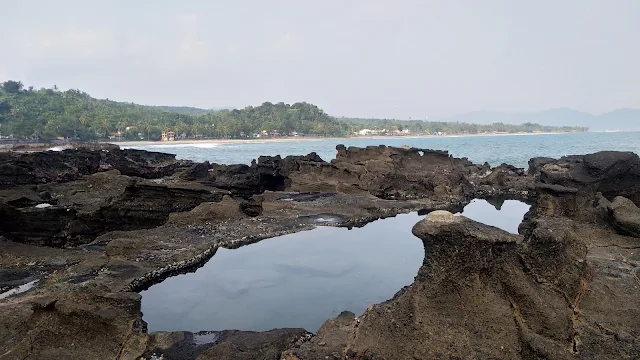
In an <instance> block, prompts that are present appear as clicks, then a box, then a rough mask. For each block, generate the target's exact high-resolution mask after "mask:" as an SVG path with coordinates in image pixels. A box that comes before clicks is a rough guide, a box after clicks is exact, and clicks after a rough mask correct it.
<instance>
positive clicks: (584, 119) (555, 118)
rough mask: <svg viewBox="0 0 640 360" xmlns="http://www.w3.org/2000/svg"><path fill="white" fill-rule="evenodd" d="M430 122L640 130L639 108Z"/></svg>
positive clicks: (487, 114) (475, 115)
mask: <svg viewBox="0 0 640 360" xmlns="http://www.w3.org/2000/svg"><path fill="white" fill-rule="evenodd" d="M429 121H447V122H448V121H453V122H466V123H474V124H493V123H499V122H501V123H504V124H524V123H536V124H540V125H545V126H586V127H588V128H589V130H591V131H606V130H620V131H625V130H626V131H629V130H640V109H616V110H613V111H610V112H607V113H604V114H601V115H593V114H589V113H586V112H582V111H577V110H573V109H569V108H557V109H549V110H544V111H540V112H534V113H527V114H507V113H502V112H493V111H474V112H469V113H465V114H460V115H456V116H451V117H447V118H438V119H432V118H429Z"/></svg>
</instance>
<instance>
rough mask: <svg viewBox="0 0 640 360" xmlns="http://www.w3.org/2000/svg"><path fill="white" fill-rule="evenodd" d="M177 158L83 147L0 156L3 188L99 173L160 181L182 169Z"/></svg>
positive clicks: (0, 185)
mask: <svg viewBox="0 0 640 360" xmlns="http://www.w3.org/2000/svg"><path fill="white" fill-rule="evenodd" d="M183 166H184V165H183V162H179V161H176V160H175V155H171V154H163V153H157V152H149V151H144V150H134V149H126V150H120V149H112V150H103V151H92V150H88V149H84V148H78V149H70V150H64V151H44V152H32V153H14V152H3V153H0V189H8V188H12V187H15V186H19V185H26V184H44V183H52V182H54V183H56V182H57V183H60V182H68V181H73V180H78V179H81V178H82V177H83V176H85V175H90V174H94V173H96V172H98V171H105V170H112V169H116V170H119V171H120V172H121V173H122V174H124V175H130V176H137V177H142V178H149V179H151V178H159V177H163V176H168V175H171V174H173V173H174V172H175V171H176V170H177V169H179V168H181V167H183Z"/></svg>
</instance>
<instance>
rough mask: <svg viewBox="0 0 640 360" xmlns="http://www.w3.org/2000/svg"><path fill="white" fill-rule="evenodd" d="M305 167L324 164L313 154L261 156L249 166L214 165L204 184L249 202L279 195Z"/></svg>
mask: <svg viewBox="0 0 640 360" xmlns="http://www.w3.org/2000/svg"><path fill="white" fill-rule="evenodd" d="M305 164H326V163H324V161H323V160H322V159H321V158H320V157H319V156H318V155H317V154H316V153H311V154H309V155H305V156H287V157H285V158H284V159H283V158H281V157H280V156H261V157H259V158H258V161H255V160H254V161H253V162H252V163H251V166H248V165H219V164H213V165H212V170H211V171H210V172H209V179H207V180H206V181H202V182H203V183H205V184H207V185H210V186H214V187H217V188H220V189H225V190H228V191H230V192H231V193H232V194H233V195H235V196H239V197H243V198H249V197H251V196H252V195H254V194H261V193H263V192H264V191H266V190H271V191H282V190H284V189H285V188H286V187H287V186H288V185H289V183H290V180H289V177H290V175H291V174H292V173H294V172H297V171H299V170H300V169H301V167H302V166H303V165H305Z"/></svg>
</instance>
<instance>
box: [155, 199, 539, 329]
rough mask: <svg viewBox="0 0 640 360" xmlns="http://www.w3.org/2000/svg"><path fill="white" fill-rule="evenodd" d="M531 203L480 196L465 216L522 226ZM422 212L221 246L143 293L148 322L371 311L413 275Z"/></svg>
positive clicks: (420, 252) (223, 322) (301, 319)
mask: <svg viewBox="0 0 640 360" xmlns="http://www.w3.org/2000/svg"><path fill="white" fill-rule="evenodd" d="M529 208H530V206H529V205H527V204H524V203H522V202H519V201H513V200H507V201H504V202H502V201H491V202H487V201H486V200H478V199H476V200H473V201H472V202H471V203H470V204H468V205H467V206H466V207H465V208H464V210H463V212H462V214H463V215H464V216H467V217H469V218H471V219H473V220H476V221H479V222H483V223H485V224H488V225H493V226H496V227H499V228H502V229H504V230H506V231H509V232H512V233H517V231H518V225H519V224H520V223H521V222H522V218H523V216H524V214H525V213H526V212H527V211H528V210H529ZM458 215H459V214H458ZM421 218H423V216H418V215H417V214H416V213H412V214H404V215H398V216H396V217H394V218H388V219H384V220H378V221H375V222H373V223H371V224H368V225H366V226H364V227H362V228H355V229H352V230H347V229H345V228H334V227H319V228H316V229H314V230H311V231H304V232H300V233H296V234H291V235H285V236H281V237H277V238H273V239H268V240H265V241H262V242H259V243H256V244H252V245H249V246H245V247H241V248H239V249H235V250H227V249H220V250H218V252H217V253H216V255H215V256H214V257H213V258H212V259H211V260H210V261H209V262H208V263H207V264H205V265H204V266H203V267H202V268H201V269H198V271H196V272H195V273H190V274H185V275H179V276H175V277H172V278H169V279H167V280H165V281H164V282H162V283H160V284H157V285H154V286H152V287H151V288H150V289H148V290H146V291H143V292H142V295H143V297H142V312H143V314H144V319H145V321H147V323H148V327H149V331H174V330H188V331H194V332H195V331H201V330H225V329H236V330H254V331H264V330H270V329H273V328H284V327H295V328H297V327H301V328H305V329H306V330H309V331H316V330H317V329H318V328H319V327H320V326H321V325H322V324H323V323H324V322H325V321H326V320H327V319H329V318H331V317H335V316H337V315H338V314H339V313H340V312H342V311H344V310H350V311H353V312H354V313H356V314H361V313H363V312H364V310H365V309H366V308H367V307H368V306H369V305H372V304H376V303H380V302H383V301H385V300H388V299H390V298H391V297H392V296H393V295H394V294H395V293H396V292H397V291H398V290H400V289H401V288H402V287H403V286H405V285H408V284H410V283H412V282H413V278H414V277H415V275H416V274H417V272H418V269H419V268H420V265H421V264H422V260H423V258H424V249H423V246H422V242H421V241H420V240H419V239H418V238H416V237H414V236H413V235H412V234H411V228H412V227H413V225H414V224H415V223H417V222H418V221H419V220H420V219H421ZM321 219H322V220H321ZM327 219H329V218H328V217H327V216H324V215H323V217H321V218H319V219H318V220H319V221H320V222H322V221H323V220H324V221H327Z"/></svg>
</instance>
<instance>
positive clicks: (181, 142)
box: [108, 132, 571, 146]
mask: <svg viewBox="0 0 640 360" xmlns="http://www.w3.org/2000/svg"><path fill="white" fill-rule="evenodd" d="M557 134H571V133H567V132H559V133H512V134H458V135H407V136H345V137H301V136H288V137H278V138H253V139H202V140H193V139H190V140H174V141H109V142H108V143H109V144H114V145H119V146H145V145H190V144H224V143H250V142H256V143H261V142H276V143H277V142H293V141H320V140H364V139H369V140H389V139H429V138H455V137H480V136H525V135H557Z"/></svg>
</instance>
